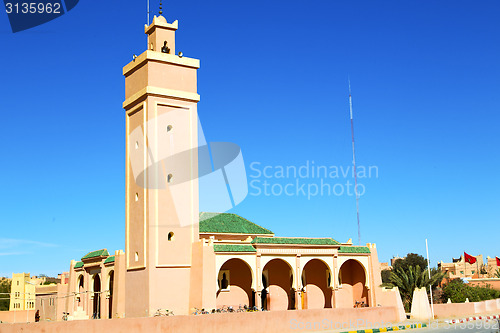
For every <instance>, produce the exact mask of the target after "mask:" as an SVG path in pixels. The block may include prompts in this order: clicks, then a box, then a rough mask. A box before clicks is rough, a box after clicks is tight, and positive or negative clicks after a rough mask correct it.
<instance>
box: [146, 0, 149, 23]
mask: <svg viewBox="0 0 500 333" xmlns="http://www.w3.org/2000/svg"><path fill="white" fill-rule="evenodd" d="M146 2H147V4H148V22H147V24H146V25H148V26H149V0H146Z"/></svg>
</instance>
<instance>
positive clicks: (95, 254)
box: [82, 249, 109, 260]
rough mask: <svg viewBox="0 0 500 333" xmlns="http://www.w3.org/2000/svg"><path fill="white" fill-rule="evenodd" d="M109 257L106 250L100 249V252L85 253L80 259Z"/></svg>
mask: <svg viewBox="0 0 500 333" xmlns="http://www.w3.org/2000/svg"><path fill="white" fill-rule="evenodd" d="M107 256H109V253H108V250H106V249H102V250H97V251H92V252H89V253H87V254H86V255H84V256H83V257H82V260H83V259H90V258H96V257H107Z"/></svg>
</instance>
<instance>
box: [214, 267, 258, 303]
mask: <svg viewBox="0 0 500 333" xmlns="http://www.w3.org/2000/svg"><path fill="white" fill-rule="evenodd" d="M252 276H253V275H252V268H251V267H250V266H249V265H248V263H247V262H245V261H244V260H242V259H239V258H231V259H228V260H226V261H225V262H224V263H223V264H222V266H221V267H220V269H219V271H218V274H217V293H216V304H217V307H218V308H220V307H222V306H233V307H239V306H240V305H242V306H243V305H247V306H253V305H254V297H253V294H254V293H253V290H252Z"/></svg>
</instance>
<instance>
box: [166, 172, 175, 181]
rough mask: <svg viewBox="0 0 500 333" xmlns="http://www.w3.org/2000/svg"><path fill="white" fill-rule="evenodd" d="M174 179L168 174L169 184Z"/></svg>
mask: <svg viewBox="0 0 500 333" xmlns="http://www.w3.org/2000/svg"><path fill="white" fill-rule="evenodd" d="M172 177H174V176H173V175H172V174H171V173H169V174H168V177H167V182H169V183H170V182H171V181H172Z"/></svg>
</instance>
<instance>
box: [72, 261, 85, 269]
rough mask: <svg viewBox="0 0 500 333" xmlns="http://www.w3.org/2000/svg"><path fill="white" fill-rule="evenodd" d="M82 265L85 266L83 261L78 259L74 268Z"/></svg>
mask: <svg viewBox="0 0 500 333" xmlns="http://www.w3.org/2000/svg"><path fill="white" fill-rule="evenodd" d="M80 267H83V262H81V261H78V262H77V263H76V264H75V267H74V268H80Z"/></svg>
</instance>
